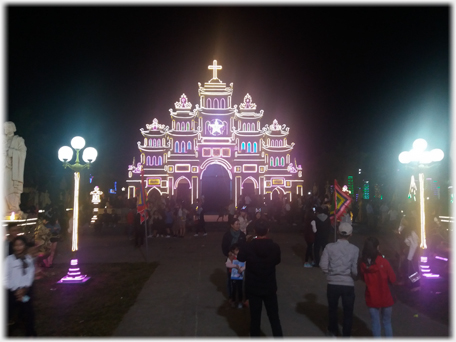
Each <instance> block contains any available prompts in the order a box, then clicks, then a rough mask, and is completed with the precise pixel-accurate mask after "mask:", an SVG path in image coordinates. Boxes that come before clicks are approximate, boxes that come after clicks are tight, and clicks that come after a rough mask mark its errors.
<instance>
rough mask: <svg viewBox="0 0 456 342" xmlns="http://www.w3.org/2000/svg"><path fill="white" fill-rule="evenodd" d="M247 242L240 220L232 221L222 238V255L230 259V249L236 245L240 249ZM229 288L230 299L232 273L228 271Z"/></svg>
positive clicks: (229, 296) (234, 219) (229, 295)
mask: <svg viewBox="0 0 456 342" xmlns="http://www.w3.org/2000/svg"><path fill="white" fill-rule="evenodd" d="M245 242H246V236H245V234H244V233H243V232H242V231H241V224H240V223H239V220H238V219H236V218H233V219H232V220H231V221H230V229H228V231H227V232H226V233H225V234H224V235H223V238H222V253H223V255H224V256H225V257H227V258H228V254H229V252H230V248H231V246H232V245H234V244H238V245H239V247H242V245H243V244H244V243H245ZM227 288H228V298H231V272H229V271H228V270H227Z"/></svg>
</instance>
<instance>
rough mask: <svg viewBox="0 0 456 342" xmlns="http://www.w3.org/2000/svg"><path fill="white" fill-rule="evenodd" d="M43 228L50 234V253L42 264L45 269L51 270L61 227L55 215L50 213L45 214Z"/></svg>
mask: <svg viewBox="0 0 456 342" xmlns="http://www.w3.org/2000/svg"><path fill="white" fill-rule="evenodd" d="M43 223H44V226H45V227H46V228H47V229H49V231H50V233H51V238H50V241H51V246H50V253H49V256H48V257H47V258H46V259H43V263H44V265H45V266H46V267H48V268H51V267H53V265H52V263H53V262H54V256H55V251H56V249H57V242H58V241H60V231H61V227H60V224H59V221H58V220H57V217H56V215H55V214H53V213H52V211H51V212H49V213H47V214H46V215H45V216H44V218H43Z"/></svg>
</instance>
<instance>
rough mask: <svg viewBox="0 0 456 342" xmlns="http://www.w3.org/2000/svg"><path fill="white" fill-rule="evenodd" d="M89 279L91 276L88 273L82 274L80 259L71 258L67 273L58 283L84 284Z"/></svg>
mask: <svg viewBox="0 0 456 342" xmlns="http://www.w3.org/2000/svg"><path fill="white" fill-rule="evenodd" d="M89 279H90V277H89V276H87V275H86V274H81V271H80V269H79V266H78V259H71V263H70V268H69V269H68V273H67V275H66V276H65V277H63V278H62V279H60V280H59V281H58V282H57V284H82V283H85V282H86V281H87V280H89Z"/></svg>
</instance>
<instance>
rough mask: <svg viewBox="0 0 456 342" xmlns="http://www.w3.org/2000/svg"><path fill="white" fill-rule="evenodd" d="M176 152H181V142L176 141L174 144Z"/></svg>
mask: <svg viewBox="0 0 456 342" xmlns="http://www.w3.org/2000/svg"><path fill="white" fill-rule="evenodd" d="M174 153H179V142H178V141H176V143H175V144H174Z"/></svg>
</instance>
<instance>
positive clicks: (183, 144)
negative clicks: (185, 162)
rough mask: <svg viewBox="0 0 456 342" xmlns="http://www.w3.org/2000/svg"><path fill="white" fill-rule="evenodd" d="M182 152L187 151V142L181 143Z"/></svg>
mask: <svg viewBox="0 0 456 342" xmlns="http://www.w3.org/2000/svg"><path fill="white" fill-rule="evenodd" d="M181 153H185V142H184V141H182V143H181Z"/></svg>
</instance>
